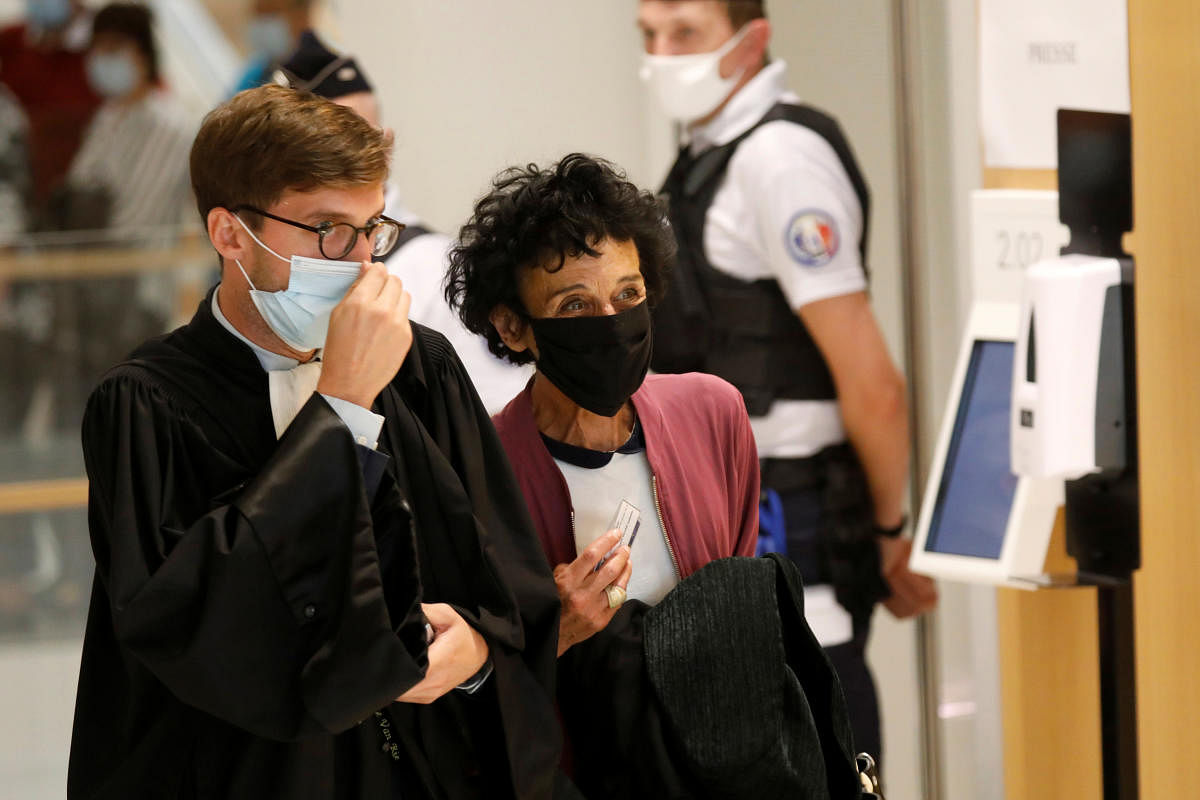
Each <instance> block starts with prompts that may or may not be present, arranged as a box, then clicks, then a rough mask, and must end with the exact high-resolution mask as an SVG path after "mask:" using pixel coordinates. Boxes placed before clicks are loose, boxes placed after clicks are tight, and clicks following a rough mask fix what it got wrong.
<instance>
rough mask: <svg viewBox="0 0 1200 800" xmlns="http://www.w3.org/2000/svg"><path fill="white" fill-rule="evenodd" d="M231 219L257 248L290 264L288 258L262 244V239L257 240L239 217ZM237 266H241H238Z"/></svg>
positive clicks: (234, 216) (235, 215)
mask: <svg viewBox="0 0 1200 800" xmlns="http://www.w3.org/2000/svg"><path fill="white" fill-rule="evenodd" d="M233 218H234V219H236V220H237V221H238V224H239V225H241V226H242V229H243V230H244V231H246V233H248V234H250V238H251V239H253V240H254V241H255V243H256V244H257V245H258V246H259V247H261V248H262V249H263V250H266V251H267V252H268V253H270V254H271V255H273V256H275V257H276V258H278V259H279V260H280V261H282V262H283V263H285V264H291V263H292V260H291V259H290V258H284V257H283V256H281V255H279V253H276V252H275V251H274V250H272V249H271V248H269V247H267V246H266V245H265V244H263V242H262V239H259V238H258V237H257V236H255V235H254V231H252V230H250V226H249V225H247V224H246V223H245V222H243V221H242V218H241V217H239V216H238V215H237V214H234V215H233ZM238 266H241V265H240V264H239V265H238ZM247 280H248V279H247Z"/></svg>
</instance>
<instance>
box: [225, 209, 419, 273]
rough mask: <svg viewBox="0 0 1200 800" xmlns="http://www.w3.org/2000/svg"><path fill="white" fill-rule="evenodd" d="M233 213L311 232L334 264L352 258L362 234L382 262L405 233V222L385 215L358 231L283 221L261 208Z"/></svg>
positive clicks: (333, 224)
mask: <svg viewBox="0 0 1200 800" xmlns="http://www.w3.org/2000/svg"><path fill="white" fill-rule="evenodd" d="M230 210H231V211H232V212H233V213H234V214H236V213H238V212H239V211H251V212H253V213H255V214H258V215H260V216H264V217H266V218H267V219H273V220H275V221H276V222H282V223H284V224H285V225H291V226H292V227H293V228H299V229H300V230H304V231H311V232H312V233H315V234H316V235H317V236H318V237H319V239H320V241H319V242H318V244H317V246H318V247H319V248H320V249H321V255H323V256H325V258H328V259H331V260H333V261H336V260H338V259H341V258H345V257H346V256H347V255H349V254H350V251H351V250H353V249H354V245H355V244H357V243H358V235H359V234H360V233H361V234H362V235H363V236H365V237H366V238H367V241H368V242H370V244H371V256H372V257H373V258H382V257H383V256H386V255H387V254H388V253H390V252H392V248H393V247H395V246H396V241H397V240H398V239H399V238H400V232H401V231H403V230H404V223H403V222H397V221H396V220H394V219H391V218H390V217H385V216H382V215H380V216H378V217H375V218H374V219H371V220H368V221H367V224H366V225H364V226H362V227H361V228H359V227H357V226H355V225H351V224H350V223H349V222H322V223H321V224H320V225H305V224H304V223H303V222H296V221H295V220H293V219H284V218H283V217H278V216H276V215H274V214H271V213H268V212H266V211H263V210H262V209H260V208H255V207H254V206H250V205H245V204H243V205H240V206H238V207H236V208H233V209H230Z"/></svg>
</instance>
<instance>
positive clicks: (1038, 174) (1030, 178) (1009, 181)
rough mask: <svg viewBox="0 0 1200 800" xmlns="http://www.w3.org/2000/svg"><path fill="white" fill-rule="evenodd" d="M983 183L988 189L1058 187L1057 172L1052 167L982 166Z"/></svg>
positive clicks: (1055, 188) (1054, 188)
mask: <svg viewBox="0 0 1200 800" xmlns="http://www.w3.org/2000/svg"><path fill="white" fill-rule="evenodd" d="M983 185H984V186H985V187H986V188H988V189H1053V190H1057V189H1058V173H1057V172H1056V171H1054V170H1052V169H997V168H995V167H984V170H983Z"/></svg>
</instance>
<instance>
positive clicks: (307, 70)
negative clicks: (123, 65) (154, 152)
mask: <svg viewBox="0 0 1200 800" xmlns="http://www.w3.org/2000/svg"><path fill="white" fill-rule="evenodd" d="M274 82H275V83H279V84H281V85H285V86H291V87H292V88H293V89H298V90H300V91H308V92H312V93H313V94H316V95H320V96H321V97H326V98H329V99H330V100H332V101H333V102H335V103H337V104H339V105H344V106H347V107H349V108H352V109H354V110H355V111H357V112H358V114H359V115H360V116H361V117H362V118H363V119H365V120H366V121H367V122H369V123H371V124H372V125H373V126H375V127H376V128H379V129H384V126H383V117H382V109H381V108H380V103H379V98H378V95H377V94H376V92H375V89H374V87H373V86H372V85H371V82H370V81H369V80H368V78H367V75H366V73H364V72H363V70H362V67H361V66H360V65H359V64H358V63H357V62H356V61H355V59H354V58H353V56H349V55H338V54H336V53H334V52H332V51H331V50H330V49H329V48H327V47H326V46H325V45H324V44H323V43H322V42H321V40H320V39H318V38H317V37H316V36H315V35H314V34H313V33H312V32H311V31H308V32H305V33H304V34H302V35H301V37H300V47H299V48H298V49H297V50H296V52H295V53H293V54H292V56H291V58H289V59H288V61H287V63H285V64H283V65H282V66H281V67H280V68H279V69H278V70H277V71H276V73H275V76H274ZM386 133H387V135H389V136H391V130H390V129H387V130H386ZM384 213H385V214H387V216H389V217H391V218H392V219H394V220H397V221H399V222H403V223H404V224H405V228H404V230H403V231H402V232H401V233H400V237H399V239H398V240H397V242H396V248H395V249H394V250H393V251H392V252H391V253H390V254H388V255H387V256H386V258H385V260H386V262H387V266H388V271H389V272H391V273H392V274H393V275H397V276H399V277H400V278H401V279H402V280H403V281H404V286H405V288H406V289H407V290H408V292H409V294H411V295H412V298H413V301H412V308H411V310H410V312H409V316H411V318H412V319H413V320H415V321H417V322H420V323H421V324H423V325H427V326H429V327H430V328H433V329H434V330H436V331H438V332H439V333H441V334H443V335H444V336H445V337H446V338H448V339H449V340H450V342H451V344H453V345H454V349H455V351H456V352H457V353H458V356H459V358H461V359H462V362H463V365H464V366H465V367H466V368H467V374H468V375H470V376H471V382H472V383H473V384H474V385H475V390H476V391H477V392H478V393H479V397H480V399H481V400H482V401H483V405H484V408H486V409H487V410H488V413H489V414H495V413H497V412H498V411H500V409H502V408H504V406H505V405H506V404H507V403H508V401H509V400H511V399H512V398H513V397H515V396H516V395H517V393H518V392H520V391H521V389H523V388H525V384H526V383H527V382H528V381H529V378H530V377H531V376H532V375H533V370H532V368H531V367H529V366H528V365H523V364H514V363H512V362H511V361H508V360H506V359H501V358H500V357H498V356H496V355H494V354H492V352H491V351H490V350H489V349H488V346H487V341H486V340H484V339H482V338H480V337H479V336H476V335H475V334H473V333H471V332H470V331H468V330H467V329H466V328H465V327H464V326H463V324H462V321H461V320H460V319H459V317H458V315H457V314H456V313H455V312H454V309H453V308H451V306H450V304H449V303H448V302H447V300H446V297H445V294H444V292H443V291H442V284H443V279H444V278H445V276H446V271H447V269H448V268H449V264H448V260H447V258H448V252H449V250H450V246H451V244H452V242H451V240H450V237H448V236H446V235H445V234H442V233H439V232H437V231H434V230H432V229H431V228H430V227H429V226H427V225H425V223H423V222H422V221H421V219H420V217H418V216H417V215H416V214H414V213H413V212H411V211H410V210H409V209H407V208H406V207H405V206H404V204H403V202H402V201H401V199H400V192H399V190H398V188H397V186H396V181H395V179H394V178H393V179H392V180H389V181H388V185H387V192H386V194H385V209H384Z"/></svg>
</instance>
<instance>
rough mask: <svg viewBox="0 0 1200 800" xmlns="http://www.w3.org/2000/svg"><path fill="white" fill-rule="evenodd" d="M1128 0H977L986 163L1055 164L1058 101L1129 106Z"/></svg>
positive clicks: (1091, 107)
mask: <svg viewBox="0 0 1200 800" xmlns="http://www.w3.org/2000/svg"><path fill="white" fill-rule="evenodd" d="M1126 1H1127V0H981V3H980V53H979V59H980V106H981V112H982V121H983V142H984V161H985V163H986V164H987V166H989V167H1010V168H1022V169H1054V168H1056V167H1057V162H1058V156H1057V137H1056V133H1055V113H1056V111H1057V110H1058V109H1059V108H1078V109H1084V110H1088V111H1115V112H1120V113H1129V25H1128V17H1127V12H1126Z"/></svg>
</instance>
